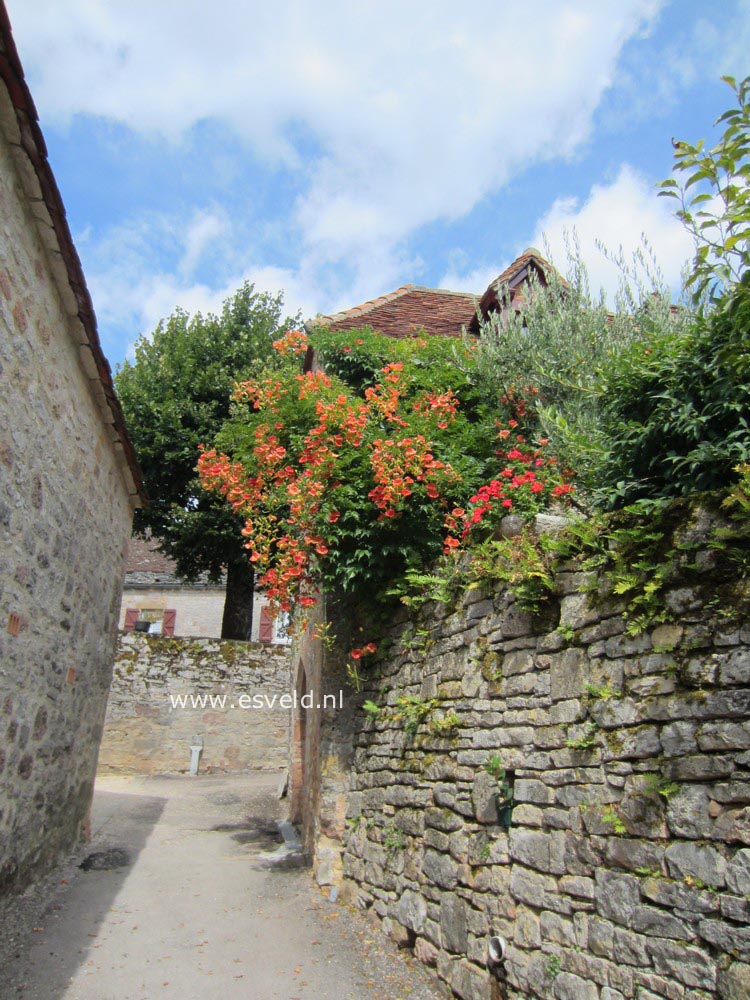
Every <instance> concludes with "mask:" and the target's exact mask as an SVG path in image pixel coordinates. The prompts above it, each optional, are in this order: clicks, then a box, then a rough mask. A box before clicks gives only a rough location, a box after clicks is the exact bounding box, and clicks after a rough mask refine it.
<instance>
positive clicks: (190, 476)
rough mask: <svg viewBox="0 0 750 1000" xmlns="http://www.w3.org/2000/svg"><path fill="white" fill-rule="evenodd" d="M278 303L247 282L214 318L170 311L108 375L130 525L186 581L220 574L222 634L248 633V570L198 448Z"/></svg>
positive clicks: (276, 316)
mask: <svg viewBox="0 0 750 1000" xmlns="http://www.w3.org/2000/svg"><path fill="white" fill-rule="evenodd" d="M282 308H283V296H282V295H281V294H278V295H270V294H268V293H265V292H256V291H255V289H254V287H253V285H252V284H250V283H249V282H246V283H245V284H244V285H243V286H242V287H241V288H239V289H238V290H237V292H236V293H235V294H234V295H233V296H231V297H230V298H228V299H227V300H226V301H225V302H224V304H223V308H222V310H221V314H220V315H218V316H217V315H214V314H213V313H208V314H207V315H206V316H203V315H202V314H201V313H196V314H194V315H193V316H191V315H189V314H188V313H187V312H186V311H185V310H183V309H177V310H176V311H175V312H174V313H172V315H171V316H169V317H168V318H166V319H165V320H162V321H161V322H160V323H159V324H158V325H157V327H156V329H155V330H154V331H153V333H152V334H150V335H148V336H141V337H140V338H139V340H138V342H137V344H136V347H135V358H134V360H133V361H126V362H125V363H124V364H123V365H122V367H121V368H120V369H119V370H118V371H117V373H116V375H115V386H116V389H117V393H118V395H119V397H120V401H121V403H122V407H123V411H124V413H125V417H126V420H127V422H128V427H129V430H130V434H131V436H132V439H133V444H134V446H135V448H136V452H137V454H138V458H139V461H140V463H141V468H142V470H143V474H144V479H145V483H146V489H147V491H148V495H149V499H150V505H149V506H148V507H147V508H145V509H144V510H141V511H138V513H137V516H136V522H135V530H136V531H137V532H138V533H139V534H142V535H146V534H148V533H150V534H151V535H152V536H153V537H155V538H157V539H158V540H159V544H160V548H161V550H162V551H163V552H164V553H165V554H166V555H168V556H170V557H171V558H172V559H174V560H175V562H176V564H177V571H178V573H179V574H180V576H182V577H184V578H185V579H187V580H195V579H197V578H198V577H199V576H200V575H202V574H206V575H207V576H208V578H209V579H211V580H212V581H218V580H219V579H220V578H221V576H222V575H223V573H225V572H226V574H227V602H226V605H225V612H224V624H223V628H222V634H223V636H224V637H225V638H247V635H248V634H249V628H250V624H251V615H252V599H251V598H252V584H253V574H252V569H251V567H250V566H249V563H248V561H247V553H246V551H245V549H244V547H243V546H244V542H243V538H242V535H241V533H240V532H241V528H242V523H241V521H240V519H239V518H237V517H236V516H235V515H234V514H233V513H232V511H231V510H230V509H229V508H227V506H226V505H225V504H223V503H221V502H220V501H219V500H218V498H217V497H215V496H213V495H211V494H209V493H207V492H206V491H204V490H203V489H202V487H201V485H200V481H199V478H198V475H197V473H196V462H197V459H198V449H199V446H200V445H202V444H210V443H211V442H212V441H213V439H214V437H215V436H216V434H217V433H218V431H219V429H220V428H221V426H222V425H223V423H224V422H225V421H226V419H227V418H228V416H229V412H230V396H231V393H232V391H233V387H234V384H235V381H237V380H243V379H247V378H249V377H251V376H252V374H253V372H255V371H257V370H258V369H259V368H260V367H261V366H267V365H268V364H273V359H274V357H275V353H274V351H273V347H272V345H273V341H274V340H275V339H276V338H277V337H278V336H279V334H280V331H282V330H284V329H286V328H287V327H288V326H289V325H290V324H293V323H294V322H296V319H290V318H283V317H282Z"/></svg>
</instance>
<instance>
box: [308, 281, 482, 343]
mask: <svg viewBox="0 0 750 1000" xmlns="http://www.w3.org/2000/svg"><path fill="white" fill-rule="evenodd" d="M476 301H477V298H476V296H475V295H471V294H470V293H468V292H449V291H446V290H445V289H442V288H423V287H422V286H420V285H402V286H401V288H397V289H396V290H395V291H393V292H388V293H387V294H386V295H380V296H379V297H378V298H376V299H370V301H369V302H363V303H362V304H361V305H358V306H354V307H353V308H352V309H345V310H344V311H343V312H337V313H333V314H332V315H330V316H319V317H317V318H316V319H315V320H313V321H312V323H313V324H314V325H316V326H325V327H328V329H329V330H354V329H356V328H357V327H360V326H371V327H372V328H373V329H374V330H377V331H378V333H382V334H385V335H386V336H388V337H410V336H412V335H413V334H414V333H416V332H418V331H419V330H422V329H424V330H425V332H426V333H427V334H429V335H431V336H435V337H458V336H460V335H461V330H462V328H463V327H465V326H468V325H469V323H470V322H471V319H472V317H473V315H474V310H475V309H476Z"/></svg>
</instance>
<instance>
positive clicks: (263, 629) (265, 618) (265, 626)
mask: <svg viewBox="0 0 750 1000" xmlns="http://www.w3.org/2000/svg"><path fill="white" fill-rule="evenodd" d="M258 639H259V640H260V641H261V642H273V619H272V618H271V614H270V612H269V610H268V608H267V607H266V606H265V605H264V606H263V607H262V608H261V609H260V627H259V628H258Z"/></svg>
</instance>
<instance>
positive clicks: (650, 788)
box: [643, 774, 680, 802]
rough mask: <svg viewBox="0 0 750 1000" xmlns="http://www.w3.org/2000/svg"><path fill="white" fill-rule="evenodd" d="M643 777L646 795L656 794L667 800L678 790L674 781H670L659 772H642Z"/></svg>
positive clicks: (678, 787)
mask: <svg viewBox="0 0 750 1000" xmlns="http://www.w3.org/2000/svg"><path fill="white" fill-rule="evenodd" d="M643 777H644V782H645V790H646V794H647V795H658V796H660V797H661V798H663V799H664V800H665V801H667V802H668V801H669V800H670V799H671V798H672V796H673V795H676V794H677V792H679V790H680V786H679V785H678V784H677V782H676V781H670V780H669V779H668V778H665V777H663V776H662V775H661V774H644V776H643Z"/></svg>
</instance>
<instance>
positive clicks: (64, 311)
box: [0, 63, 137, 893]
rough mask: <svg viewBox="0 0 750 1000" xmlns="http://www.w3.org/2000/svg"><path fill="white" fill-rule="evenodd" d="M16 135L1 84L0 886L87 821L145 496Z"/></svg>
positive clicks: (22, 877) (63, 844) (69, 840)
mask: <svg viewBox="0 0 750 1000" xmlns="http://www.w3.org/2000/svg"><path fill="white" fill-rule="evenodd" d="M4 65H6V66H7V63H6V64H4ZM17 130H18V126H17V122H16V118H15V114H14V111H13V108H12V106H11V104H10V101H9V99H8V93H7V91H6V89H5V87H4V86H3V85H2V84H0V379H2V392H1V393H0V428H2V432H1V433H0V550H1V551H2V559H0V893H2V892H3V891H5V890H8V889H12V888H17V887H20V886H21V885H23V883H24V882H25V881H26V880H27V879H28V878H29V877H30V876H31V875H32V874H33V873H34V871H35V870H37V869H40V868H43V867H45V866H46V865H48V864H50V863H52V862H53V861H54V860H55V859H56V857H57V856H58V855H59V854H60V853H61V852H64V851H66V850H68V849H69V848H70V846H71V845H72V844H73V843H74V841H75V840H76V839H77V838H78V837H79V836H80V834H81V831H82V828H83V826H84V823H85V820H86V815H87V811H88V808H89V804H90V800H91V793H92V788H93V781H94V773H95V769H96V759H97V751H98V746H99V738H100V736H101V730H102V723H103V721H104V711H105V706H106V701H107V691H108V688H109V681H110V677H111V672H112V660H113V656H114V644H115V627H116V622H117V614H118V610H119V603H120V591H121V587H122V577H123V568H124V567H123V558H124V550H125V545H126V541H127V538H128V535H129V533H130V526H131V521H132V503H133V502H137V498H136V497H132V496H129V491H131V490H132V489H133V485H132V478H131V479H130V482H129V483H128V481H127V477H126V472H127V470H126V469H124V462H123V457H122V456H123V446H122V442H121V441H120V442H119V443H118V442H117V441H115V440H113V426H112V419H113V418H112V413H111V411H110V410H109V408H108V406H107V403H106V401H103V394H104V389H103V384H102V381H101V378H100V375H99V373H98V369H97V367H96V363H95V360H94V357H93V354H92V351H91V349H90V347H89V346H86V343H85V341H86V337H85V334H84V330H83V327H82V325H81V322H80V320H79V318H78V317H77V315H76V313H77V309H78V307H79V306H78V303H79V301H83V299H84V296H85V288H84V287H81V286H79V288H78V291H79V293H80V298H79V299H76V297H75V296H74V294H73V292H72V291H71V289H70V287H69V286H68V288H67V298H66V300H65V301H63V298H62V295H63V291H64V281H65V280H66V279H65V275H66V269H65V264H64V262H63V260H62V258H61V255H60V252H59V250H55V249H54V243H55V234H54V232H53V230H52V228H51V226H50V224H49V216H45V212H46V209H45V202H44V200H43V199H42V194H41V191H40V190H39V189H38V183H37V181H36V178H35V174H34V171H33V170H32V169H31V167H30V165H29V160H28V158H27V157H26V155H25V153H24V152H23V151H22V150H21V148H20V146H19V145H16V144H15V143H19V142H20V141H21V139H20V135H19V134H18V131H17ZM25 138H26V146H25V147H24V148H28V146H29V137H28V134H27V135H26V137H25ZM35 184H36V185H37V192H36V196H35V197H33V198H32V194H33V188H34V185H35ZM30 192H31V193H30ZM32 204H33V212H32V207H31V206H32ZM44 218H46V219H47V220H48V221H47V222H46V223H45V222H43V219H44ZM41 230H44V232H45V234H46V235H45V243H44V244H43V243H42V239H41V238H40V231H41Z"/></svg>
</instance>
